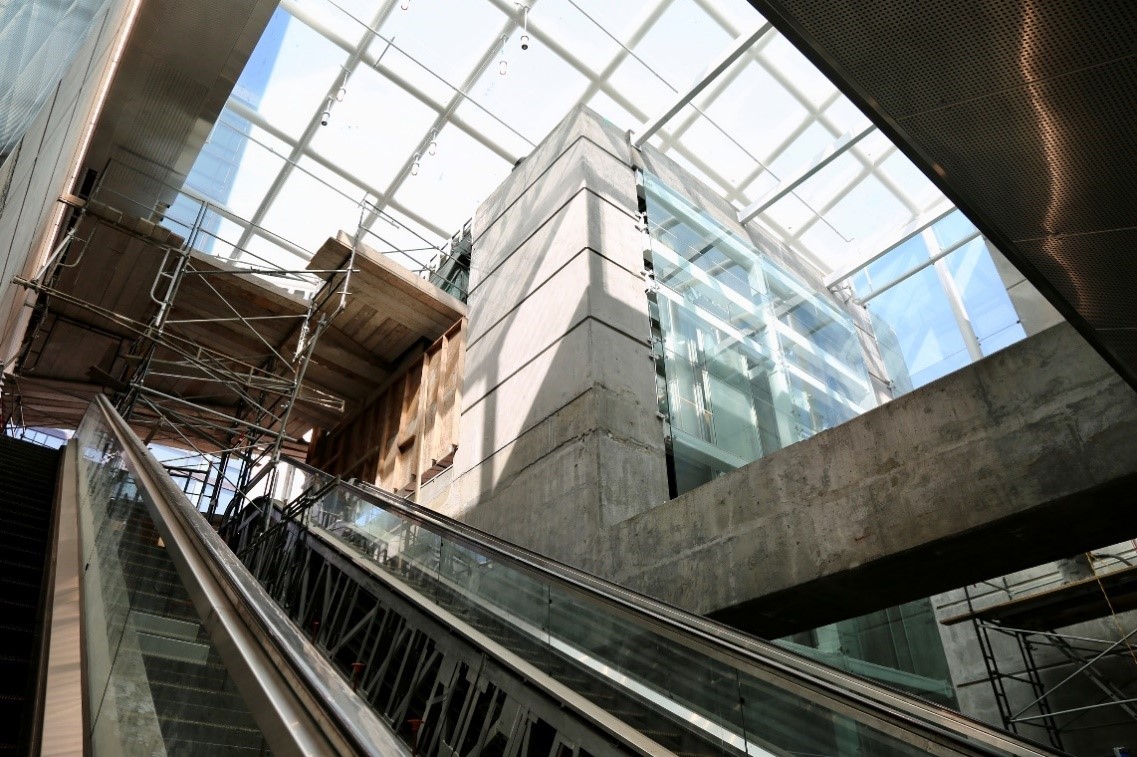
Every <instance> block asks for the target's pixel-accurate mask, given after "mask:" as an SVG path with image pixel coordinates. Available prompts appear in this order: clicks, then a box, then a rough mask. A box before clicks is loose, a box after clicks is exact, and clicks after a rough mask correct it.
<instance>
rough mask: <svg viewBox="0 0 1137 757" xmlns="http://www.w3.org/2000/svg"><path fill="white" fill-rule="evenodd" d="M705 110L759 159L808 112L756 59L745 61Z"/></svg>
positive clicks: (773, 147) (780, 141)
mask: <svg viewBox="0 0 1137 757" xmlns="http://www.w3.org/2000/svg"><path fill="white" fill-rule="evenodd" d="M705 112H706V114H707V115H708V116H710V117H711V118H712V119H713V120H714V121H715V122H716V123H718V124H719V125H720V126H722V127H723V128H724V129H726V130H727V131H729V132H730V133H732V134H736V135H738V140H739V142H741V143H742V145H743V147H745V148H746V150H747V151H748V152H750V153H752V154H753V155H755V156H756V157H757V158H758V159H759V160H762V161H763V162H764V161H766V160H768V159H769V158H770V156H771V155H772V154H774V153H775V151H776V150H777V148H778V147H779V146H780V145H781V143H782V142H783V141H785V140H786V139H787V138H788V137H790V136H791V135H792V134H793V132H794V130H795V129H797V128H798V126H799V125H800V124H801V123H802V121H804V120H805V119H806V117H807V116H808V115H809V111H807V110H806V109H805V106H803V105H802V104H801V101H800V100H798V99H797V98H796V97H794V96H793V95H792V94H791V93H790V92H789V90H787V89H786V88H785V87H783V86H782V85H781V84H780V83H778V81H777V80H776V79H774V77H773V76H771V75H770V73H769V71H767V70H766V69H765V68H763V67H762V65H761V64H760V63H750V64H749V65H747V66H746V67H745V68H744V69H743V70H742V72H741V73H740V74H739V75H738V77H737V78H736V79H735V80H734V83H733V84H731V86H730V87H728V88H727V89H726V91H725V92H723V93H722V94H721V95H719V96H718V97H717V98H715V100H714V102H712V103H710V104H709V105H708V106H707V108H706V110H705Z"/></svg>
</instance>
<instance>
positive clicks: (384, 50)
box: [370, 38, 458, 110]
mask: <svg viewBox="0 0 1137 757" xmlns="http://www.w3.org/2000/svg"><path fill="white" fill-rule="evenodd" d="M370 54H371V55H372V56H373V57H374V58H375V59H376V60H377V61H378V62H379V65H378V68H379V69H380V70H381V71H382V72H383V75H384V76H388V77H390V78H391V79H393V80H394V81H395V82H398V83H399V84H400V85H403V86H409V87H412V88H414V89H415V90H417V91H418V92H419V93H421V99H424V100H426V101H427V102H423V103H422V104H423V105H424V106H426V107H430V106H431V105H434V106H437V110H441V109H442V108H443V107H444V106H445V104H446V103H447V102H448V101H449V100H450V98H452V97H453V96H454V93H455V92H457V91H458V90H457V89H456V88H455V87H454V86H453V85H451V84H450V82H448V81H446V80H445V79H443V78H442V77H441V76H439V75H438V74H436V73H434V72H433V71H431V70H430V69H428V68H426V67H425V66H423V65H422V64H421V63H419V62H418V61H417V60H415V59H414V58H412V57H410V56H409V55H407V54H406V53H405V52H403V51H402V50H400V49H398V48H397V47H396V46H395V45H392V44H389V43H388V42H387V41H386V40H383V39H379V38H376V39H374V40H372V42H371V50H370Z"/></svg>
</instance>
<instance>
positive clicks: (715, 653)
mask: <svg viewBox="0 0 1137 757" xmlns="http://www.w3.org/2000/svg"><path fill="white" fill-rule="evenodd" d="M283 459H284V460H286V462H287V463H288V464H289V465H293V466H295V467H296V468H298V469H299V470H302V471H305V472H308V473H310V474H313V475H318V476H325V477H327V478H332V477H331V476H329V475H328V474H327V473H324V472H323V471H321V470H319V469H317V468H314V467H312V466H310V465H308V464H307V463H303V462H300V461H299V460H294V459H292V458H289V457H284V458H283ZM340 485H341V486H344V487H346V488H347V489H349V490H350V491H352V492H353V493H354V494H356V495H358V496H361V497H363V498H364V499H366V500H369V501H371V502H372V503H374V504H376V505H377V506H379V507H383V508H386V509H393V510H395V511H397V512H399V513H400V514H401V515H403V516H405V517H407V518H409V519H411V520H413V521H415V522H418V523H421V524H423V525H426V526H428V527H432V528H435V529H439V530H442V531H444V532H446V533H447V535H448V536H449V537H451V538H454V539H455V540H457V541H460V542H463V543H465V544H467V545H468V546H470V547H472V548H474V549H476V550H481V551H483V552H487V553H489V555H487V556H493V557H495V558H498V559H501V560H503V561H505V562H508V563H509V564H511V565H514V566H516V567H518V568H520V569H521V570H522V571H524V572H526V573H530V574H533V575H537V576H539V577H541V578H546V579H550V580H552V581H554V582H555V583H556V584H558V585H559V586H561V587H564V588H567V589H569V590H571V591H573V592H574V593H575V594H577V595H578V596H583V597H593V598H597V597H598V598H600V599H601V600H602V601H604V602H606V603H607V604H608V606H609V607H610V608H612V609H616V610H618V611H619V612H620V613H621V614H623V615H625V616H626V617H631V618H633V619H636V620H637V621H640V622H645V621H646V622H647V624H648V625H649V626H651V627H652V628H653V629H655V630H659V631H661V632H663V633H665V634H666V635H668V636H670V637H672V638H676V639H678V640H681V641H683V642H684V643H687V644H688V645H690V646H691V647H692V648H694V649H696V650H697V651H700V652H702V653H704V654H707V655H708V656H711V657H713V658H715V659H719V660H723V661H725V662H728V663H730V664H733V665H736V666H739V667H741V668H742V669H743V670H746V669H750V670H754V669H758V670H762V671H768V672H770V673H773V674H775V675H780V676H785V677H788V678H791V679H793V681H794V683H796V684H798V685H801V686H804V687H806V688H808V689H810V690H812V691H813V692H815V693H816V694H818V695H820V696H822V697H824V698H827V699H831V700H836V701H838V702H841V703H843V704H847V705H852V706H854V707H856V708H857V709H858V710H861V711H863V712H866V713H868V714H869V715H870V716H872V717H874V718H876V719H878V720H880V721H883V722H884V723H888V724H890V725H893V726H899V727H901V728H905V729H909V730H915V731H917V732H922V733H925V734H927V735H928V736H929V737H930V738H936V739H939V740H940V741H941V742H944V743H945V744H950V745H954V746H956V747H957V748H960V749H963V750H965V751H967V752H971V753H977V754H990V755H1005V754H1008V753H1009V754H1013V755H1021V756H1023V757H1039V756H1042V755H1060V754H1064V753H1063V752H1060V751H1056V750H1054V749H1051V748H1048V747H1045V746H1042V745H1040V744H1036V743H1033V742H1030V741H1027V740H1025V739H1022V738H1021V737H1019V736H1016V735H1013V734H1009V733H1006V732H1003V731H1000V730H998V729H996V728H993V727H992V726H989V725H987V724H985V723H982V722H979V721H977V720H973V719H971V718H968V717H966V716H964V715H961V714H960V713H957V712H954V711H952V710H950V709H948V708H946V707H941V706H939V705H936V704H933V703H931V702H925V701H923V700H920V699H917V698H915V697H911V696H909V695H906V694H903V693H901V692H899V691H895V690H893V689H890V688H888V687H886V686H882V685H879V684H876V683H872V682H870V681H867V680H865V679H862V678H858V677H856V676H853V675H850V674H848V673H845V672H844V671H840V670H837V669H834V668H831V667H829V666H827V665H824V664H822V663H818V662H816V661H813V660H809V659H806V658H802V657H800V656H798V655H795V654H793V653H791V652H789V651H787V650H784V649H781V648H780V647H777V646H776V645H774V644H772V643H770V642H767V641H762V640H760V639H757V638H755V637H753V636H747V635H746V634H743V633H740V632H738V631H735V630H734V629H732V628H730V627H729V626H725V625H723V624H721V623H718V622H716V621H713V620H709V619H707V618H704V617H701V616H698V615H694V614H692V613H689V612H687V611H685V610H681V609H679V608H677V607H674V606H672V605H669V604H666V603H665V602H661V601H659V600H657V599H652V598H651V597H648V596H645V595H642V594H639V593H636V592H634V591H631V590H630V589H626V588H623V587H621V586H618V585H617V584H614V583H612V582H610V581H607V580H605V579H602V578H599V577H598V576H594V575H592V574H590V573H586V572H584V571H582V570H579V569H577V568H573V567H571V566H568V565H565V564H563V563H559V562H556V561H554V560H552V559H550V558H547V557H544V556H542V555H540V554H537V553H535V552H532V551H530V550H528V549H525V548H524V547H520V546H518V545H516V544H513V543H511V542H508V541H505V540H504V539H500V538H498V537H496V536H494V535H492V534H489V533H487V532H485V531H481V530H480V529H477V528H475V527H473V526H470V525H467V524H465V523H462V522H460V521H457V520H454V519H453V518H450V517H447V516H445V515H442V514H441V513H438V512H436V511H434V510H431V509H429V508H427V507H424V506H422V505H419V504H416V503H414V502H410V501H409V500H405V499H402V498H400V497H397V496H395V495H393V494H390V493H388V492H384V491H382V490H380V489H377V488H372V487H369V486H366V485H362V486H361V485H358V484H352V483H350V482H341V484H340Z"/></svg>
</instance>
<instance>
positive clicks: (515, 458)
mask: <svg viewBox="0 0 1137 757" xmlns="http://www.w3.org/2000/svg"><path fill="white" fill-rule="evenodd" d="M638 221H639V217H638V201H637V197H636V184H635V177H634V173H633V170H632V158H631V147H630V145H629V144H628V140H627V135H626V134H624V133H623V132H621V131H619V130H617V129H615V128H614V127H612V126H611V125H610V124H607V123H605V122H604V121H603V120H602V119H600V118H599V117H598V116H597V115H596V114H594V113H592V112H591V111H588V110H587V109H578V110H576V111H574V112H573V113H572V114H571V115H570V116H569V117H568V118H567V119H566V120H565V121H564V122H563V123H562V124H561V125H560V126H559V127H557V129H555V130H554V131H553V133H552V134H550V135H549V137H548V138H546V139H545V141H544V142H542V143H541V145H540V146H539V147H538V148H537V149H536V150H535V151H534V152H533V154H532V155H530V156H529V157H528V158H527V159H526V160H525V162H524V163H522V164H521V166H519V167H518V168H517V170H515V171H514V173H513V174H512V175H511V176H510V177H509V179H507V180H506V182H505V183H503V184H502V186H501V187H499V188H498V190H497V191H496V192H495V193H494V194H493V195H492V196H491V197H490V198H489V199H488V200H486V202H485V203H483V204H482V206H481V208H479V210H478V213H477V215H476V216H475V219H474V226H473V234H474V255H473V265H472V266H471V276H470V297H469V305H470V322H469V323H470V327H469V328H470V330H469V341H468V343H467V348H466V375H465V381H464V385H463V391H462V403H463V404H462V421H461V432H460V434H461V441H460V443H459V447H458V453H457V456H456V459H455V464H454V474H453V482H452V483H451V484H450V486H449V488H448V489H447V490H446V491H436V493H435V496H433V497H431V498H429V499H425V500H424V501H425V502H427V503H428V504H429V505H430V506H432V507H435V508H436V509H439V510H441V511H443V512H446V513H448V514H451V515H455V516H458V517H461V518H463V519H464V520H466V521H467V522H469V523H471V524H473V525H475V526H478V527H479V528H484V529H486V530H488V531H491V532H493V533H495V534H498V535H500V536H502V537H504V538H507V539H511V540H513V541H516V542H518V543H521V544H524V545H525V546H527V547H530V548H532V549H536V550H538V551H540V552H542V553H545V554H547V555H550V556H552V557H555V558H560V559H573V558H574V557H575V555H576V554H577V553H576V547H577V545H578V544H579V542H580V541H581V540H583V539H585V538H587V537H589V536H593V535H595V534H597V533H599V531H601V530H602V529H604V528H606V527H607V526H609V525H611V524H613V523H618V522H620V521H622V520H625V519H626V518H629V517H631V516H633V515H636V514H637V513H640V512H643V511H645V510H648V509H650V508H651V507H654V506H656V505H659V504H660V503H662V502H663V501H665V500H666V499H667V474H666V468H665V455H664V447H663V444H664V442H663V429H662V426H661V424H660V422H659V420H658V419H657V418H656V395H655V384H654V366H653V364H652V362H651V360H650V347H649V345H648V341H647V338H648V333H649V332H648V316H647V297H646V295H645V293H644V279H643V274H642V268H643V247H642V235H641V232H640V230H639V228H638V226H637V224H638Z"/></svg>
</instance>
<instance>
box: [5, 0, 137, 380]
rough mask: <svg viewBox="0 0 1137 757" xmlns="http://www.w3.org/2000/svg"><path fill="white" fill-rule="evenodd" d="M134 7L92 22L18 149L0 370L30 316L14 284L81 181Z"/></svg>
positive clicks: (114, 7)
mask: <svg viewBox="0 0 1137 757" xmlns="http://www.w3.org/2000/svg"><path fill="white" fill-rule="evenodd" d="M131 5H132V3H130V2H127V0H117V1H116V2H112V3H108V4H107V8H106V9H105V10H104V11H103V12H101V13H99V14H98V15H97V16H96V17H95V18H94V19H93V21H92V30H91V34H90V36H89V37H88V38H87V41H86V42H85V43H84V44H83V46H82V47H81V48H80V49H79V51H78V53H77V54H76V55H75V58H74V60H73V61H72V63H71V66H70V67H69V68H68V69H67V71H66V73H65V74H64V76H63V78H62V79H61V80H60V81H59V82H58V85H57V86H56V88H55V91H54V94H53V95H52V96H51V97H50V98H48V101H47V103H46V104H45V105H44V107H43V108H42V110H41V111H40V113H39V115H38V116H36V118H35V120H34V121H33V122H32V124H31V126H30V127H29V128H28V130H27V132H26V133H25V135H24V137H23V139H22V140H21V142H20V144H19V146H18V147H17V148H16V150H15V151H13V153H12V154H11V155H10V156H8V161H10V164H11V165H10V167H9V166H7V165H6V166H5V170H6V171H7V170H9V168H10V171H11V173H10V175H9V177H8V178H7V179H6V183H5V184H3V185H0V363H3V365H4V366H5V369H6V368H7V367H9V361H10V360H12V359H13V358H14V357H15V355H16V352H17V350H18V349H19V341H20V338H21V337H22V335H23V331H24V327H23V326H24V324H25V323H26V321H27V314H28V311H27V310H26V309H25V308H24V301H25V299H26V292H25V290H23V289H21V288H19V287H16V286H15V285H13V284H12V283H11V280H12V277H13V276H16V275H24V276H29V275H32V274H34V273H35V271H36V270H37V269H38V267H39V266H40V265H41V264H42V263H43V257H42V255H41V253H44V252H45V250H44V249H43V244H44V240H45V239H46V237H47V235H48V234H49V233H51V232H52V231H53V228H49V222H50V221H51V219H52V218H53V217H55V216H54V214H56V213H61V212H62V206H60V204H59V202H58V198H59V195H60V193H61V192H63V191H64V190H65V189H67V190H70V189H71V187H72V185H73V184H74V182H75V181H76V180H77V178H78V177H76V176H73V175H72V174H71V171H72V169H73V168H74V166H73V163H74V160H75V153H76V150H77V149H79V147H80V143H81V141H82V139H83V137H84V132H85V129H86V127H87V125H88V123H89V122H90V120H91V118H92V116H93V113H94V110H95V109H96V108H97V106H98V102H96V98H97V96H98V95H99V94H100V85H101V84H102V80H103V77H104V76H105V75H106V74H107V72H108V70H109V68H110V66H111V56H112V53H113V49H114V44H115V42H116V40H117V39H118V38H119V35H120V34H122V33H124V31H125V28H126V23H127V15H128V12H129V11H130V10H131Z"/></svg>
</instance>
